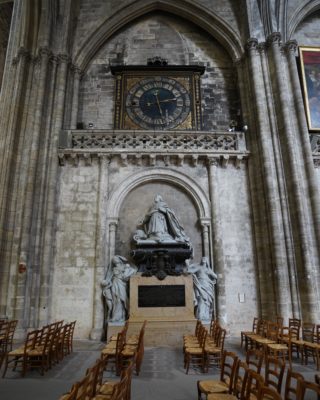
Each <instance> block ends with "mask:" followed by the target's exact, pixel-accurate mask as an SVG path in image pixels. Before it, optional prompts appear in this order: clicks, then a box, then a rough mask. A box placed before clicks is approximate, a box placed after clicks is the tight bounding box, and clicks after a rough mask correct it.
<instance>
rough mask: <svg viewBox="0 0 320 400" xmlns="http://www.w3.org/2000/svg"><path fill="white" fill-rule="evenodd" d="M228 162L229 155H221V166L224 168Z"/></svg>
mask: <svg viewBox="0 0 320 400" xmlns="http://www.w3.org/2000/svg"><path fill="white" fill-rule="evenodd" d="M228 163H229V156H228V155H227V154H224V155H223V156H222V166H223V167H224V168H226V167H227V165H228Z"/></svg>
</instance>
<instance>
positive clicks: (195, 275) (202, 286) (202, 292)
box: [184, 257, 217, 321]
mask: <svg viewBox="0 0 320 400" xmlns="http://www.w3.org/2000/svg"><path fill="white" fill-rule="evenodd" d="M184 272H185V273H189V274H192V280H193V291H194V305H195V307H196V312H195V317H196V318H197V319H200V320H201V321H210V320H211V318H212V311H213V310H212V308H213V300H214V285H215V284H216V282H217V275H216V274H215V273H214V271H213V270H212V268H211V266H210V262H209V260H208V258H207V257H202V259H201V262H200V263H194V264H191V263H190V260H186V267H185V269H184Z"/></svg>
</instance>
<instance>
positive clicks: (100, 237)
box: [90, 154, 116, 340]
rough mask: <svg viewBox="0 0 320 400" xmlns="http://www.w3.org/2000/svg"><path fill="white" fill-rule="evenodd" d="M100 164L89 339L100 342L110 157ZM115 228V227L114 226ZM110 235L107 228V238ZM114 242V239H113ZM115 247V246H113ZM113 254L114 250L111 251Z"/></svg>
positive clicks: (106, 157) (102, 316)
mask: <svg viewBox="0 0 320 400" xmlns="http://www.w3.org/2000/svg"><path fill="white" fill-rule="evenodd" d="M99 163H100V179H99V200H98V204H99V208H98V212H97V244H96V260H97V264H96V265H95V271H94V288H93V291H94V295H93V296H94V306H93V327H92V330H91V332H90V339H93V340H101V338H102V336H103V331H104V304H103V303H104V299H103V295H102V288H101V281H102V280H103V278H104V275H105V269H106V267H107V265H108V263H107V259H108V256H110V254H106V251H107V246H106V237H107V234H106V231H105V225H104V224H103V223H102V221H105V220H106V215H105V213H106V209H107V198H108V181H109V164H110V157H109V156H107V155H104V154H100V155H99ZM115 227H116V225H115ZM111 236H112V237H113V236H114V235H113V233H112V234H111V235H110V226H109V238H110V237H111ZM113 240H114V241H115V237H114V238H113ZM114 245H115V244H114ZM113 252H114V250H113Z"/></svg>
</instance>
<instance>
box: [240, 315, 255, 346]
mask: <svg viewBox="0 0 320 400" xmlns="http://www.w3.org/2000/svg"><path fill="white" fill-rule="evenodd" d="M258 321H259V318H258V317H254V318H253V322H252V329H251V331H241V342H240V346H241V347H242V346H243V343H245V341H246V336H247V335H250V334H251V335H252V334H256V333H257V328H258Z"/></svg>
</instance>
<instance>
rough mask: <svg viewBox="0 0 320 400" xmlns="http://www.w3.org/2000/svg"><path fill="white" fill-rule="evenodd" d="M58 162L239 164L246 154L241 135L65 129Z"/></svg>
mask: <svg viewBox="0 0 320 400" xmlns="http://www.w3.org/2000/svg"><path fill="white" fill-rule="evenodd" d="M58 155H59V160H60V163H61V164H63V163H64V160H65V159H67V158H69V157H71V158H73V159H74V160H76V159H77V158H85V159H86V160H90V159H91V158H92V157H96V156H98V157H101V156H107V155H109V156H119V157H120V158H121V159H122V161H123V162H124V163H126V160H127V159H128V158H135V159H136V160H137V159H142V158H144V159H149V162H150V164H151V165H152V163H153V161H154V160H155V159H156V157H162V158H163V157H164V158H166V157H167V158H172V157H175V159H176V162H177V163H180V162H181V163H182V162H183V161H184V160H185V159H186V158H187V159H189V160H191V162H197V161H199V160H204V159H208V158H211V157H213V158H216V159H219V160H221V161H222V163H223V162H228V161H229V160H235V162H236V163H240V162H241V161H242V160H244V159H246V158H247V157H248V155H249V152H248V151H247V148H246V141H245V134H244V132H241V131H235V132H225V131H224V132H222V131H214V132H206V131H201V132H199V131H174V130H171V131H141V130H139V131H134V130H132V131H128V130H94V129H91V130H90V129H89V130H65V131H61V134H60V138H59V151H58Z"/></svg>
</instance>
